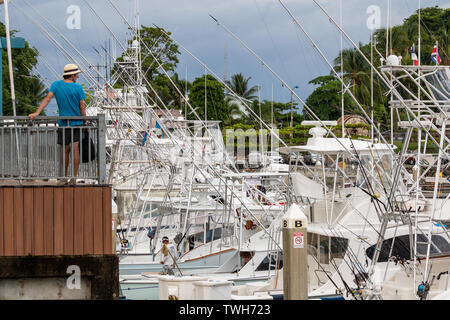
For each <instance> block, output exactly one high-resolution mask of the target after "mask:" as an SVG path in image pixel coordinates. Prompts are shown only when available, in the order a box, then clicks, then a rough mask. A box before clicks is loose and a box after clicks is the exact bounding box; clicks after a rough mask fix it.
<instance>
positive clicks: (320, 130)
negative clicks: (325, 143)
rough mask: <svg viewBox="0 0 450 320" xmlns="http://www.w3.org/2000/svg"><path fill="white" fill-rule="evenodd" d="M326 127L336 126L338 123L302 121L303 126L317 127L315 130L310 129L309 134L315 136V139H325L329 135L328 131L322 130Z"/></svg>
mask: <svg viewBox="0 0 450 320" xmlns="http://www.w3.org/2000/svg"><path fill="white" fill-rule="evenodd" d="M322 125H324V126H336V125H337V121H308V120H305V121H302V126H315V127H314V128H311V129H309V134H310V135H312V136H313V138H323V137H324V136H325V134H326V133H327V130H326V129H324V128H322Z"/></svg>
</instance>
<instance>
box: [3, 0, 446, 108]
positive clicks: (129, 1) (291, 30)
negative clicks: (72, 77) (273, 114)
mask: <svg viewBox="0 0 450 320" xmlns="http://www.w3.org/2000/svg"><path fill="white" fill-rule="evenodd" d="M86 1H88V3H89V5H90V6H91V7H92V8H93V9H94V10H95V12H96V13H97V14H98V15H99V16H100V17H101V19H103V20H104V23H105V24H106V25H107V26H108V28H109V29H110V30H111V31H112V33H113V34H114V35H112V34H111V32H110V31H109V30H108V28H106V27H105V26H104V25H103V24H102V22H101V20H100V18H99V17H97V16H96V14H95V13H94V12H93V11H92V9H91V8H90V7H89V6H88V5H87V3H86V2H85V0H13V1H12V2H13V4H11V5H10V19H11V27H12V28H13V29H16V30H19V31H20V32H19V33H18V34H17V35H18V36H21V37H24V38H25V39H26V40H27V41H28V42H29V43H30V44H31V45H32V46H34V47H36V48H37V49H38V50H39V52H40V55H41V56H40V58H39V61H40V63H39V66H38V69H37V71H38V72H39V73H40V74H41V75H42V76H43V77H44V78H45V81H46V83H51V82H52V81H54V80H57V75H56V74H55V71H56V73H61V70H62V69H63V67H64V65H65V64H66V63H68V62H70V61H68V59H67V58H66V57H65V56H64V54H62V53H61V51H60V50H59V49H57V47H56V46H55V45H54V44H52V42H51V41H50V40H49V39H48V37H47V36H46V35H45V34H46V32H48V33H49V34H50V35H51V36H52V37H54V38H55V40H57V41H58V42H60V43H61V44H62V45H63V47H64V48H65V49H66V50H67V51H68V52H70V53H71V54H73V53H74V51H73V50H72V49H71V48H70V47H69V45H67V43H66V42H64V40H63V39H62V38H61V36H60V35H59V34H58V33H57V32H56V31H54V30H53V29H52V28H51V27H50V25H49V24H48V22H50V23H51V24H52V25H53V26H54V27H56V29H57V30H58V31H59V32H61V33H62V34H63V35H64V37H66V38H67V39H68V40H69V41H70V42H71V43H73V45H74V46H75V47H76V48H77V49H78V50H79V51H80V52H81V53H82V54H83V55H84V56H85V58H86V59H87V60H88V61H89V62H90V63H92V64H97V63H98V62H99V63H101V57H100V56H99V54H98V53H97V52H96V50H98V51H100V52H101V51H102V49H101V46H102V45H103V46H104V45H105V43H107V42H109V41H111V42H112V43H114V46H115V47H116V54H117V55H120V52H121V45H119V44H118V43H117V41H116V39H117V40H118V41H120V43H121V44H122V46H125V43H126V40H127V39H128V38H130V37H131V34H130V32H129V31H128V30H127V25H126V24H125V22H124V21H123V20H122V18H121V17H120V16H119V15H118V14H117V13H116V11H115V10H114V9H113V8H112V7H111V5H110V4H109V2H108V1H107V0H86ZM111 1H112V2H113V3H114V4H115V5H116V6H117V7H118V8H119V10H120V11H121V13H122V14H123V15H124V16H125V17H126V18H127V19H128V21H130V22H132V21H133V19H134V8H135V3H136V2H137V1H136V0H111ZM391 2H392V4H391V7H392V12H391V19H390V23H391V24H392V25H396V24H400V23H401V22H402V19H404V18H406V17H408V16H410V15H411V14H412V13H413V12H414V11H415V10H417V8H418V6H419V0H392V1H391ZM283 3H284V4H285V5H286V6H287V7H288V8H289V10H291V12H292V13H293V15H294V16H295V18H296V19H298V21H299V22H300V23H301V24H302V26H303V27H304V28H305V30H306V31H307V32H308V33H309V34H310V36H311V37H312V38H313V40H314V41H315V42H316V44H317V46H318V47H319V48H320V49H321V50H322V51H323V52H324V54H325V55H326V57H327V59H329V61H331V62H332V61H333V59H334V58H335V57H336V56H337V55H338V52H339V50H340V48H341V36H340V33H339V32H338V31H337V28H336V27H335V26H334V25H333V24H331V23H330V22H329V20H328V18H327V17H326V15H325V14H324V13H323V12H322V11H321V10H320V9H319V7H318V6H317V5H316V4H315V3H314V2H313V1H312V0H284V1H283ZM319 3H320V4H321V5H322V6H323V7H324V8H325V9H326V11H327V12H328V13H329V14H330V15H331V16H332V17H333V18H334V19H336V21H337V22H340V21H341V18H342V25H343V28H344V30H345V31H346V32H347V33H348V35H349V36H350V37H351V38H352V39H353V41H355V42H356V43H358V42H363V43H367V42H368V41H369V37H370V32H371V31H370V29H369V28H368V21H369V22H371V21H372V22H373V21H374V20H373V19H372V18H373V17H375V16H374V15H373V12H374V11H372V10H369V11H368V8H371V9H373V8H374V7H373V6H376V7H375V8H379V22H378V23H379V25H380V27H385V26H386V24H387V20H388V19H387V3H388V0H319ZM28 4H29V5H31V7H30V6H28ZM421 4H422V5H421V6H422V7H429V6H435V5H438V6H440V7H442V8H449V7H450V0H421ZM74 6H75V7H74ZM138 7H139V17H140V23H141V24H142V25H145V26H152V25H153V24H156V25H158V26H160V27H163V28H164V29H166V30H168V31H170V32H172V34H173V37H174V38H175V39H176V40H177V41H178V42H179V43H180V44H182V45H183V46H184V47H186V49H188V50H189V51H191V53H193V54H194V55H195V56H196V57H197V58H199V59H200V60H202V61H203V62H204V63H205V64H206V65H207V66H208V67H209V68H210V69H212V70H213V71H214V73H216V74H217V75H218V76H219V77H220V78H223V77H224V76H226V77H227V78H229V77H230V76H231V75H233V74H235V73H239V72H241V73H243V74H244V76H246V77H251V78H252V79H251V82H250V85H259V86H261V93H260V95H261V99H268V100H270V99H271V98H272V91H273V95H274V98H275V100H278V101H284V102H287V101H290V93H289V91H287V90H286V89H285V88H283V87H282V86H281V83H280V81H279V80H277V79H276V78H275V77H274V76H273V75H272V74H271V73H270V72H269V71H268V70H267V69H266V68H264V67H263V66H262V65H261V63H259V62H258V60H257V59H256V58H255V57H254V56H252V55H251V54H250V53H249V52H248V51H247V50H246V49H245V48H244V47H243V46H242V45H241V44H239V43H238V42H237V41H236V40H235V39H233V38H232V37H231V36H230V35H229V34H228V33H226V32H225V31H224V30H223V29H222V28H221V27H219V26H218V25H217V24H216V23H215V22H214V21H213V20H212V19H211V18H210V16H209V15H210V14H211V15H213V16H215V17H216V18H217V19H219V20H220V22H221V23H222V24H223V25H224V26H226V27H227V28H228V29H230V30H231V31H232V32H233V33H234V34H235V35H236V36H237V37H239V38H240V39H241V40H242V41H243V42H244V43H245V44H246V45H247V46H248V47H249V48H251V49H252V50H253V51H254V52H255V53H256V54H257V55H259V56H260V57H261V58H262V59H263V60H264V61H265V62H266V64H267V65H269V66H270V67H271V68H272V69H273V70H274V71H275V72H277V73H278V74H279V76H280V77H281V78H282V79H283V80H284V81H285V82H286V83H287V84H288V85H289V86H291V87H294V86H298V87H299V88H298V89H296V92H297V94H298V95H299V96H300V97H301V98H302V99H306V98H307V97H308V95H309V94H310V93H311V92H312V90H313V89H314V88H313V87H312V86H311V85H308V81H310V80H311V79H313V78H315V77H317V76H320V75H325V74H328V73H329V72H330V68H329V67H328V65H327V64H326V62H325V61H324V60H323V59H322V58H321V57H320V56H319V55H318V53H317V52H316V51H315V50H314V48H313V47H312V45H311V43H310V42H309V40H308V39H307V37H306V36H305V35H304V34H303V33H302V32H301V30H300V29H299V28H298V26H296V25H295V24H294V23H293V21H292V19H290V18H289V16H288V14H287V12H286V11H285V10H284V9H283V7H282V6H281V4H280V2H279V1H278V0H225V1H219V0H140V1H138ZM74 8H75V9H76V10H77V8H79V12H80V16H79V20H73V19H72V18H73V14H74V12H75V11H73V10H74ZM33 9H35V10H36V11H37V12H36V11H34V10H33ZM0 11H1V12H0V14H1V17H2V21H3V14H4V13H3V6H2V8H1V10H0ZM341 12H342V15H341ZM27 15H28V16H27ZM375 18H376V17H375ZM77 21H79V22H80V23H79V26H78V25H76V22H77ZM74 27H75V28H74ZM78 27H79V28H78ZM41 28H43V29H44V30H45V31H43V30H41ZM343 47H344V48H346V47H350V43H349V42H348V41H346V40H345V39H344V41H343ZM95 49H96V50H95ZM74 56H75V57H76V59H79V60H80V61H84V60H83V59H82V58H80V57H79V56H78V55H77V54H74ZM177 71H178V73H179V75H180V78H187V79H188V80H189V81H192V80H193V79H195V78H196V77H198V76H201V75H202V74H203V73H204V68H203V67H202V66H201V65H199V63H197V62H196V61H195V60H194V59H193V58H192V57H190V56H189V55H188V54H187V53H185V52H182V55H181V57H180V63H179V65H178V70H177Z"/></svg>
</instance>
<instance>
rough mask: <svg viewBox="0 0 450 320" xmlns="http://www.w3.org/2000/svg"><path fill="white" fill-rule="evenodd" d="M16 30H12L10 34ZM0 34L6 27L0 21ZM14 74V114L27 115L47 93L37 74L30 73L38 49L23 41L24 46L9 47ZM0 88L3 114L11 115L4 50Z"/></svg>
mask: <svg viewBox="0 0 450 320" xmlns="http://www.w3.org/2000/svg"><path fill="white" fill-rule="evenodd" d="M17 32H18V31H17V30H12V31H11V32H10V34H11V36H14V35H15V34H16V33H17ZM0 36H1V37H6V28H5V25H4V24H3V23H0ZM11 51H12V64H13V76H14V89H15V90H14V91H15V95H16V114H17V115H18V116H25V115H28V114H30V113H32V112H34V111H35V110H36V108H37V107H38V105H39V103H40V102H41V101H42V99H43V98H44V97H45V95H46V94H47V90H46V89H45V86H44V84H43V83H42V81H41V79H40V78H39V77H38V76H34V75H31V70H33V69H34V67H35V66H36V64H37V62H38V61H37V56H38V55H39V53H38V51H37V50H36V49H35V48H33V47H30V45H29V43H28V42H27V41H25V48H23V49H11ZM2 76H3V83H2V90H3V115H5V116H10V115H13V109H12V99H11V86H10V79H9V71H8V55H7V54H6V51H4V53H3V56H2Z"/></svg>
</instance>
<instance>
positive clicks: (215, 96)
mask: <svg viewBox="0 0 450 320" xmlns="http://www.w3.org/2000/svg"><path fill="white" fill-rule="evenodd" d="M205 89H206V91H205ZM205 95H206V105H207V108H206V112H207V119H208V120H220V121H222V122H223V123H224V124H229V123H230V122H231V120H232V119H231V115H230V113H229V112H228V106H227V103H226V102H225V93H224V87H223V85H222V84H221V83H220V82H219V81H217V80H216V79H215V78H214V77H213V76H211V75H209V74H208V75H207V76H206V83H205V76H204V75H203V76H202V77H199V78H196V79H195V80H194V82H192V87H191V90H190V93H189V103H190V104H191V106H192V108H193V109H194V110H195V112H196V113H197V114H198V116H199V117H200V119H201V120H204V119H205ZM187 118H188V119H194V120H197V119H198V118H197V117H196V116H195V114H194V113H193V112H192V110H190V109H189V108H188V113H187Z"/></svg>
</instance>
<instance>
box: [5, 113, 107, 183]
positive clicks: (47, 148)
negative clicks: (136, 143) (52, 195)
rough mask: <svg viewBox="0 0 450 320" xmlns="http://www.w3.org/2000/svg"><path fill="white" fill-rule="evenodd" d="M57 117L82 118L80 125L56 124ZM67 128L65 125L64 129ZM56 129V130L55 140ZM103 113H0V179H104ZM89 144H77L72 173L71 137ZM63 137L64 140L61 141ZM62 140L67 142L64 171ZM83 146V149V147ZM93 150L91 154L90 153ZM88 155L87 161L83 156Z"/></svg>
mask: <svg viewBox="0 0 450 320" xmlns="http://www.w3.org/2000/svg"><path fill="white" fill-rule="evenodd" d="M58 120H68V121H69V120H83V122H84V124H83V125H80V126H67V127H60V126H57V123H58ZM64 128H67V129H64ZM58 133H59V134H60V139H61V138H62V141H59V142H60V143H62V144H58ZM105 134H106V127H105V116H104V115H103V114H99V115H97V116H95V117H36V118H35V119H34V120H30V119H29V118H28V117H24V116H21V117H0V180H51V179H56V180H61V179H72V178H78V179H92V180H97V182H98V183H99V184H104V183H106V153H105ZM77 135H79V137H80V143H79V144H80V145H82V142H81V140H82V139H84V138H87V139H89V140H90V141H92V142H89V145H90V144H93V146H92V147H89V148H82V147H80V164H79V167H78V173H77V175H76V176H75V174H74V164H75V158H74V152H72V149H73V143H74V137H75V136H77ZM66 140H67V141H66ZM65 141H66V142H65ZM64 143H66V144H67V145H71V147H70V149H71V151H70V153H69V156H68V168H67V175H66V174H65V162H66V160H67V156H66V152H64V149H65V148H64ZM86 149H87V150H86ZM92 153H94V154H92ZM86 155H88V156H89V158H88V159H87V160H91V161H89V162H83V161H82V159H83V157H86Z"/></svg>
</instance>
